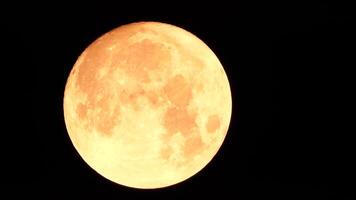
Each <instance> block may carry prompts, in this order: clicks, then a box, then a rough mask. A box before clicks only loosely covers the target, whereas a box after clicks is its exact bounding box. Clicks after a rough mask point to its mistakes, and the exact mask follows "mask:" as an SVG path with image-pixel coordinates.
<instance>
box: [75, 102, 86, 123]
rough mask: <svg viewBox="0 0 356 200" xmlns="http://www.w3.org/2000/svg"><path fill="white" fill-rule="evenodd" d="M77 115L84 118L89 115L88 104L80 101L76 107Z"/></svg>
mask: <svg viewBox="0 0 356 200" xmlns="http://www.w3.org/2000/svg"><path fill="white" fill-rule="evenodd" d="M76 112H77V115H78V117H79V119H81V120H82V119H84V118H85V117H86V116H87V106H86V105H84V104H82V103H79V104H78V105H77V108H76Z"/></svg>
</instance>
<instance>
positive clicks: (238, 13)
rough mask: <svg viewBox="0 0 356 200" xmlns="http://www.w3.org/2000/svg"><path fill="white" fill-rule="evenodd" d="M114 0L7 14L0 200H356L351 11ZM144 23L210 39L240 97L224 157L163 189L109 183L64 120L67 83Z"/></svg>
mask: <svg viewBox="0 0 356 200" xmlns="http://www.w3.org/2000/svg"><path fill="white" fill-rule="evenodd" d="M114 2H116V3H109V2H105V3H104V2H103V1H97V2H96V3H88V2H85V3H82V4H79V3H77V4H74V3H67V4H65V3H57V4H56V3H52V2H50V1H48V2H47V3H38V4H33V3H27V4H20V3H19V4H15V3H14V4H12V5H1V7H0V11H1V12H0V17H1V18H0V33H1V51H2V52H1V54H0V55H1V79H0V80H1V84H0V85H1V104H0V105H1V106H2V107H1V127H2V128H1V140H0V142H1V150H2V151H1V155H2V156H1V159H0V161H1V165H0V166H1V179H0V180H1V182H0V184H1V185H0V186H1V188H0V191H1V193H2V194H4V195H5V193H9V195H10V197H11V198H4V199H13V198H15V197H17V196H25V197H39V198H45V199H53V198H61V199H64V198H70V197H72V196H77V197H80V199H84V198H93V199H108V198H110V199H111V198H115V199H156V198H165V199H188V198H193V197H200V198H203V197H205V198H207V197H209V198H212V197H216V198H219V199H227V198H228V196H229V197H230V198H231V199H276V198H277V199H279V198H282V199H309V198H310V199H350V200H351V199H355V198H356V193H355V186H356V184H355V178H356V175H355V167H356V165H355V164H353V160H354V158H355V140H354V139H353V137H352V136H353V135H354V134H355V131H352V129H350V128H349V124H350V123H351V116H350V117H349V115H351V114H352V115H354V112H352V111H351V106H350V104H351V102H353V103H354V101H352V100H351V97H352V96H353V93H354V91H355V88H354V87H352V82H354V81H353V80H354V79H355V78H354V73H351V71H352V68H354V67H355V66H356V65H355V62H354V57H355V55H354V53H352V50H354V49H355V31H354V30H352V29H353V28H354V25H352V24H353V20H354V18H353V17H352V16H351V13H352V12H354V10H353V9H352V7H351V6H350V5H348V4H345V3H341V2H340V1H334V2H331V1H330V2H322V1H307V3H301V2H298V3H286V2H289V1H286V2H283V3H282V2H270V1H263V2H257V1H236V2H234V3H224V2H223V1H211V3H209V1H206V2H204V3H203V2H202V3H200V4H199V3H193V1H188V2H183V1H167V2H166V3H155V4H153V2H150V1H146V3H142V2H136V1H131V3H130V1H125V2H121V1H114ZM229 2H230V1H229ZM136 21H159V22H165V23H170V24H173V25H176V26H179V27H182V28H184V29H186V30H188V31H190V32H192V33H193V34H195V35H196V36H198V37H199V38H200V39H202V40H203V41H204V42H205V43H206V44H207V45H208V46H209V47H210V48H211V49H212V50H213V51H214V52H215V54H216V55H217V56H218V58H219V59H220V61H221V63H222V65H223V66H224V68H225V71H226V73H227V75H228V78H229V81H230V85H231V92H232V95H233V113H232V119H231V124H230V129H229V131H228V135H227V137H226V139H225V142H224V144H223V146H222V147H221V149H220V151H219V152H218V154H217V155H216V156H215V157H214V159H213V160H212V161H211V162H210V163H209V164H208V166H207V167H206V168H204V169H203V170H202V171H201V172H199V173H198V174H197V175H195V176H194V177H192V178H190V179H188V180H187V181H184V182H182V183H180V184H177V185H174V186H172V187H168V188H163V189H158V190H137V189H131V188H127V187H124V186H120V185H117V184H114V183H112V182H110V181H109V180H106V179H104V178H102V177H101V176H100V175H99V174H97V173H96V172H95V171H94V170H92V169H91V168H90V167H89V166H88V165H86V164H85V162H84V161H83V160H82V159H81V157H80V156H79V154H78V153H77V152H76V150H75V149H74V147H73V146H72V143H71V141H70V139H69V137H68V135H67V132H66V128H65V123H64V117H63V107H62V103H63V101H62V99H63V93H64V86H65V82H66V78H67V76H68V74H69V72H70V70H71V68H72V66H73V65H74V63H75V61H76V59H77V57H78V56H79V55H80V53H81V52H82V51H83V50H84V49H85V48H86V47H87V46H88V45H89V44H90V43H91V42H93V41H94V40H95V39H96V38H98V37H99V36H101V35H102V34H104V33H106V32H108V31H110V30H112V29H113V28H116V27H118V26H120V25H123V24H127V23H130V22H136ZM352 122H353V120H352ZM2 191H4V192H5V193H3V192H2ZM200 198H199V199H200Z"/></svg>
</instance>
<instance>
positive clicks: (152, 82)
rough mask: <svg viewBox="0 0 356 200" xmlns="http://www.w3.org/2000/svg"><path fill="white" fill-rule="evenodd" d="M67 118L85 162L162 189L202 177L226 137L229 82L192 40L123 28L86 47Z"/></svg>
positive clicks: (174, 32) (164, 27)
mask: <svg viewBox="0 0 356 200" xmlns="http://www.w3.org/2000/svg"><path fill="white" fill-rule="evenodd" d="M63 108H64V119H65V124H66V127H67V131H68V134H69V137H70V139H71V141H72V143H73V145H74V147H75V149H76V150H77V151H78V153H79V154H80V156H81V157H82V158H83V160H84V161H85V162H86V163H87V164H88V165H89V166H90V167H91V168H93V169H94V170H95V171H96V172H98V173H99V174H100V175H102V176H103V177H105V178H107V179H109V180H111V181H113V182H115V183H118V184H120V185H124V186H128V187H133V188H144V189H152V188H161V187H167V186H171V185H174V184H176V183H179V182H182V181H184V180H186V179H188V178H190V177H192V176H193V175H195V174H196V173H197V172H199V171H200V170H202V169H203V168H204V167H205V166H206V165H207V164H208V163H209V162H210V161H211V160H212V158H213V157H214V156H215V155H216V153H217V152H218V150H219V148H220V147H221V145H222V143H223V141H224V139H225V136H226V134H227V131H228V127H229V123H230V118H231V111H232V100H231V91H230V85H229V81H228V78H227V76H226V73H225V71H224V68H223V66H222V65H221V63H220V61H219V59H218V58H217V57H216V55H215V54H214V53H213V51H212V50H211V49H210V48H209V47H208V46H207V45H206V44H205V43H204V42H203V41H201V40H200V39H199V38H197V37H196V36H194V35H193V34H192V33H190V32H188V31H186V30H184V29H181V28H179V27H176V26H173V25H170V24H165V23H159V22H138V23H131V24H128V25H123V26H120V27H118V28H116V29H113V30H112V31H110V32H108V33H106V34H104V35H103V36H101V37H99V38H98V39H97V40H95V41H94V42H93V43H92V44H90V45H89V46H88V47H87V48H86V49H85V50H84V51H83V53H82V54H81V55H80V56H79V58H78V60H77V61H76V63H75V64H74V67H73V68H72V70H71V72H70V74H69V76H68V79H67V83H66V87H65V91H64V99H63Z"/></svg>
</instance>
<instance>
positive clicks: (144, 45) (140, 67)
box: [113, 39, 170, 83]
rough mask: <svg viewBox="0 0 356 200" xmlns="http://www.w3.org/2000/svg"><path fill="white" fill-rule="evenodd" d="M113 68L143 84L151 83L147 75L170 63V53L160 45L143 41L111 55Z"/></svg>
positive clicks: (146, 40)
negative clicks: (123, 71)
mask: <svg viewBox="0 0 356 200" xmlns="http://www.w3.org/2000/svg"><path fill="white" fill-rule="evenodd" d="M113 57H114V58H113V59H114V60H113V62H114V66H117V67H119V68H121V69H123V70H125V72H126V73H127V74H128V75H130V76H131V77H133V78H134V79H135V80H138V81H142V82H144V83H149V82H151V79H150V77H149V73H150V72H151V71H153V70H159V69H161V67H163V65H165V64H167V63H168V62H169V61H170V53H169V51H168V50H167V49H165V48H164V46H163V45H162V44H158V43H154V42H152V41H151V40H148V39H144V40H142V41H140V42H136V43H133V44H131V45H129V46H128V47H126V48H124V49H122V50H120V51H117V52H114V53H113Z"/></svg>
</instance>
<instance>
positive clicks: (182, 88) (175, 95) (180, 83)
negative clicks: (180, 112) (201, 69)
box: [164, 74, 192, 107]
mask: <svg viewBox="0 0 356 200" xmlns="http://www.w3.org/2000/svg"><path fill="white" fill-rule="evenodd" d="M164 93H165V94H166V96H167V98H168V100H170V101H171V102H172V103H173V104H174V105H176V106H178V107H184V106H187V105H188V103H189V101H190V100H191V99H192V87H191V86H190V85H189V83H188V81H187V80H186V79H185V78H184V76H183V75H180V74H179V75H175V76H174V77H173V78H172V79H170V80H169V81H168V83H167V84H166V85H165V87H164Z"/></svg>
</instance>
